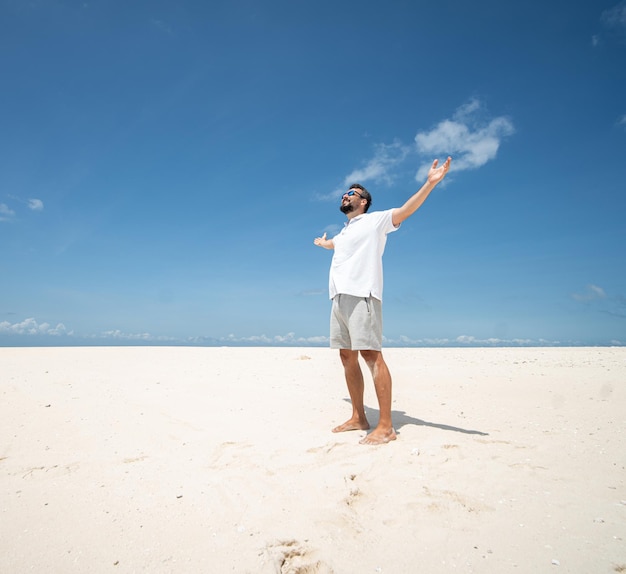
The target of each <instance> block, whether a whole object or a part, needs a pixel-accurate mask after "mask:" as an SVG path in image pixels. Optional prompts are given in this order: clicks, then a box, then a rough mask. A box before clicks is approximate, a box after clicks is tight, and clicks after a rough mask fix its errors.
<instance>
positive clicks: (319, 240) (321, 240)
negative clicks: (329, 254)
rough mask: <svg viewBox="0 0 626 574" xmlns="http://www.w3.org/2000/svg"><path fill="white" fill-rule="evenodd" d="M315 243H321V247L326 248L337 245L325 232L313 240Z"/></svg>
mask: <svg viewBox="0 0 626 574" xmlns="http://www.w3.org/2000/svg"><path fill="white" fill-rule="evenodd" d="M313 243H314V244H315V245H319V246H320V247H323V248H324V249H333V248H334V247H335V244H334V243H333V240H332V239H326V234H325V233H324V235H322V236H321V237H316V238H315V239H314V240H313Z"/></svg>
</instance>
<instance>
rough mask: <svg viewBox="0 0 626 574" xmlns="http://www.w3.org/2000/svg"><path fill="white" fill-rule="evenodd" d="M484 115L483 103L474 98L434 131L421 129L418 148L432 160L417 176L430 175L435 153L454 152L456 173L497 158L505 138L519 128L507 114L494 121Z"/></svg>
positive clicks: (446, 153) (416, 139) (446, 154)
mask: <svg viewBox="0 0 626 574" xmlns="http://www.w3.org/2000/svg"><path fill="white" fill-rule="evenodd" d="M482 116H483V110H482V105H481V103H480V102H479V101H478V100H476V99H474V100H471V101H470V102H468V103H467V104H464V105H463V106H461V107H460V108H459V109H458V110H457V111H456V112H455V113H454V115H453V116H452V118H451V119H445V120H442V121H441V122H439V123H438V124H437V125H436V126H435V127H434V128H433V129H432V130H430V131H426V132H419V133H418V134H417V135H416V136H415V143H416V145H417V149H418V151H419V153H420V154H423V155H428V156H429V160H430V161H429V162H428V163H424V164H423V165H422V166H420V168H419V170H418V172H417V174H416V176H415V179H416V180H418V181H422V180H424V179H425V178H426V175H427V174H428V170H429V169H430V166H431V162H432V157H433V156H448V155H451V156H452V159H453V169H454V171H456V172H458V171H462V170H466V169H476V168H478V167H481V166H483V165H485V164H486V163H487V162H488V161H490V160H492V159H494V158H495V157H496V154H497V153H498V149H499V148H500V144H501V143H502V140H503V139H504V138H505V137H506V136H509V135H511V134H513V133H514V131H515V129H514V127H513V123H512V122H511V121H510V120H509V119H508V118H506V117H504V116H500V117H497V118H494V119H492V120H490V121H487V120H485V119H483V117H482Z"/></svg>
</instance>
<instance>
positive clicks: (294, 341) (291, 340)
mask: <svg viewBox="0 0 626 574" xmlns="http://www.w3.org/2000/svg"><path fill="white" fill-rule="evenodd" d="M218 341H219V342H220V343H222V344H225V345H227V344H228V343H230V344H237V345H241V344H253V345H320V344H328V337H326V336H314V337H296V334H295V333H287V334H286V335H274V336H273V337H268V336H267V335H265V334H263V335H251V336H249V337H237V336H236V335H234V334H233V333H231V334H230V335H228V337H221V338H219V339H218Z"/></svg>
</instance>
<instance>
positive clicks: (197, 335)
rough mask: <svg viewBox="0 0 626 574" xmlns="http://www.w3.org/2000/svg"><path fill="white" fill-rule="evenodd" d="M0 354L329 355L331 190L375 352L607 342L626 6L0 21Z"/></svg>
mask: <svg viewBox="0 0 626 574" xmlns="http://www.w3.org/2000/svg"><path fill="white" fill-rule="evenodd" d="M0 73H1V75H2V83H3V89H2V90H1V91H0V126H2V127H1V131H0V165H1V169H0V245H1V246H2V257H1V258H0V345H78V344H153V343H170V344H225V345H228V344H233V345H234V344H300V345H308V344H322V345H323V344H326V342H327V335H328V313H329V307H330V304H329V301H328V298H327V285H328V267H329V264H330V257H331V253H330V252H329V251H325V250H323V249H320V248H318V247H315V246H314V245H313V239H314V238H315V237H316V236H319V235H321V234H322V233H324V232H325V231H326V232H328V233H329V234H330V235H332V234H333V233H335V232H338V231H339V229H340V228H341V226H342V225H343V221H344V216H343V215H342V214H341V213H340V212H339V209H338V205H339V194H340V193H341V191H343V190H345V189H346V186H347V185H349V184H350V183H353V182H355V181H358V182H360V183H362V184H364V185H365V186H366V187H367V188H368V189H369V190H370V191H371V193H372V195H373V199H374V201H373V208H372V209H387V208H392V207H395V206H398V205H401V204H402V203H403V202H404V201H405V200H406V199H407V198H408V197H409V196H410V195H411V194H412V193H413V192H414V191H416V190H417V189H418V188H419V186H420V185H421V183H422V180H423V173H424V171H423V170H424V166H425V165H428V164H430V162H432V160H433V159H434V158H439V159H444V158H445V157H446V156H447V155H451V156H452V157H453V164H452V168H451V171H450V173H449V175H448V177H447V179H446V180H445V182H444V184H442V185H441V186H439V187H438V188H437V189H436V190H435V191H434V192H433V193H432V194H431V196H430V197H429V199H428V201H427V202H426V203H425V204H424V206H423V207H422V208H421V209H420V210H419V211H418V212H417V213H416V214H415V215H414V216H413V217H412V218H411V219H409V220H408V221H406V222H405V223H404V224H403V226H402V228H401V229H400V230H399V231H398V232H396V233H394V234H393V235H391V236H390V237H389V241H388V243H387V250H386V253H385V263H384V264H385V293H384V309H385V336H386V339H387V345H389V346H393V345H479V344H490V345H507V344H523V345H554V344H560V345H564V344H574V345H581V344H588V345H624V344H626V224H625V221H626V220H625V216H626V197H625V196H626V193H625V191H626V186H625V184H624V181H626V153H625V152H626V3H625V2H620V3H617V2H615V1H604V0H593V1H592V0H588V1H574V2H571V1H567V2H566V1H553V2H538V1H531V2H505V3H503V2H499V1H495V0H477V1H476V2H467V1H465V0H443V1H442V2H437V3H433V2H419V1H408V0H407V1H403V0H386V1H385V2H382V1H380V2H372V1H367V0H365V1H364V0H359V1H358V2H357V1H352V0H348V1H340V2H338V1H336V0H333V1H332V2H331V1H318V2H305V1H302V0H290V1H286V0H281V1H275V0H268V1H264V2H253V1H250V0H228V1H222V0H218V1H211V2H204V1H189V0H176V1H174V0H171V1H163V0H151V1H149V2H147V1H141V0H139V1H134V2H120V1H115V0H112V1H107V2H105V1H101V2H93V1H81V2H73V1H69V0H56V1H55V0H46V1H43V0H33V1H30V2H24V1H23V0H0Z"/></svg>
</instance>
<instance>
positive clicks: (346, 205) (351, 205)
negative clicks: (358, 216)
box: [339, 189, 362, 214]
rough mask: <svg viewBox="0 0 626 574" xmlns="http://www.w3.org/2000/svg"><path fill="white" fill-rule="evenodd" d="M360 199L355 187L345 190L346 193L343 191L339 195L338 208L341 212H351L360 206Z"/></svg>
mask: <svg viewBox="0 0 626 574" xmlns="http://www.w3.org/2000/svg"><path fill="white" fill-rule="evenodd" d="M361 200H362V197H361V196H360V194H359V191H358V190H357V189H351V190H349V191H346V193H344V194H343V196H342V197H341V205H340V206H339V209H340V210H341V212H342V213H346V214H348V213H351V212H353V211H354V210H355V209H358V208H359V207H360V206H361Z"/></svg>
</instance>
